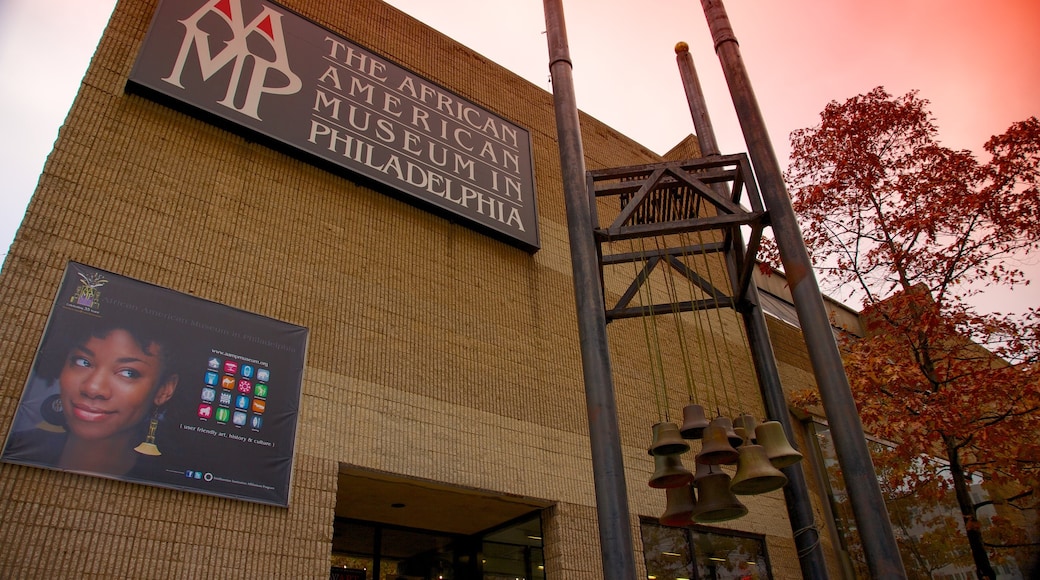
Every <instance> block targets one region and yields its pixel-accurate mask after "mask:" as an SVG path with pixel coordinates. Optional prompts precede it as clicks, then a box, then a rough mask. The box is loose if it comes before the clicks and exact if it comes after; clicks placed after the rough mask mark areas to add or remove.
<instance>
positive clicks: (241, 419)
mask: <svg viewBox="0 0 1040 580" xmlns="http://www.w3.org/2000/svg"><path fill="white" fill-rule="evenodd" d="M231 422H232V423H234V424H235V425H238V426H239V427H241V426H243V425H245V424H246V412H245V411H235V415H234V416H233V417H232V418H231Z"/></svg>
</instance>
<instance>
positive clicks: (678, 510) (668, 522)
mask: <svg viewBox="0 0 1040 580" xmlns="http://www.w3.org/2000/svg"><path fill="white" fill-rule="evenodd" d="M664 491H665V494H667V497H668V504H667V505H666V506H665V508H664V513H663V514H661V517H660V518H658V519H657V521H659V522H661V525H663V526H688V525H690V524H692V523H693V510H694V509H695V508H696V505H697V501H696V498H695V497H694V495H693V487H691V486H689V485H681V486H679V487H670V488H668V489H666V490H664Z"/></svg>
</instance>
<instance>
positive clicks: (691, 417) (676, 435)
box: [648, 404, 802, 526]
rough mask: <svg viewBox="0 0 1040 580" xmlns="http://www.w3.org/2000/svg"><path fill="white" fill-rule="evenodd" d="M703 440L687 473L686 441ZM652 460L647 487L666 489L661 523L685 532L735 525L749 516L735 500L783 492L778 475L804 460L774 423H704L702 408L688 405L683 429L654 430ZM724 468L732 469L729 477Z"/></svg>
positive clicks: (746, 418)
mask: <svg viewBox="0 0 1040 580" xmlns="http://www.w3.org/2000/svg"><path fill="white" fill-rule="evenodd" d="M696 439H700V440H701V450H700V451H699V452H698V453H697V454H696V456H695V459H694V461H695V462H696V465H697V467H696V469H695V471H694V472H693V473H691V472H690V471H689V470H688V469H686V467H685V466H683V462H682V455H683V454H684V453H686V452H687V451H689V450H690V444H689V441H690V440H696ZM648 452H649V453H650V455H652V456H653V458H654V474H653V475H652V476H651V477H650V481H649V485H650V487H653V488H656V489H664V490H665V493H666V494H667V499H668V503H667V507H666V508H665V512H664V514H663V515H662V516H661V517H660V518H659V519H660V522H661V523H662V524H663V525H666V526H686V525H690V524H693V523H712V522H722V521H726V520H733V519H736V518H739V517H742V516H744V515H745V514H747V513H748V509H747V507H746V506H745V505H744V504H742V503H741V502H740V500H739V499H737V496H738V495H757V494H761V493H768V492H771V491H775V490H777V489H780V488H782V487H783V486H784V485H786V484H787V476H786V475H784V473H783V472H782V471H780V469H782V468H784V467H787V466H789V465H794V464H795V463H797V462H799V461H801V459H802V454H801V453H799V452H798V450H796V449H795V448H794V447H792V446H791V444H790V443H789V442H788V440H787V436H786V435H785V434H784V428H783V425H782V424H780V423H779V422H777V421H766V422H764V423H761V424H759V423H758V421H757V420H756V419H755V418H754V417H753V416H751V415H740V416H739V417H737V418H736V419H732V420H731V419H730V418H729V417H723V416H719V417H716V418H714V419H713V420H711V421H710V422H709V421H708V420H707V418H706V416H705V413H704V407H702V406H701V405H695V404H691V405H687V406H686V407H685V408H684V409H683V424H682V427H679V426H678V425H676V424H675V423H668V422H662V423H657V424H656V425H654V426H653V444H652V445H651V446H650V449H649V451H648ZM723 465H736V466H737V471H736V473H735V474H734V475H733V476H732V477H730V475H729V474H728V473H726V472H725V471H724V470H723V469H722V466H723Z"/></svg>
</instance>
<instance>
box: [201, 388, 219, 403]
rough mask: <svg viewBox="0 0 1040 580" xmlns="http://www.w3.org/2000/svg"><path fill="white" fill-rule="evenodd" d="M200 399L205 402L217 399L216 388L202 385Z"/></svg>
mask: <svg viewBox="0 0 1040 580" xmlns="http://www.w3.org/2000/svg"><path fill="white" fill-rule="evenodd" d="M202 400H203V401H206V402H207V403H212V402H213V401H215V400H217V390H216V389H214V388H213V387H202Z"/></svg>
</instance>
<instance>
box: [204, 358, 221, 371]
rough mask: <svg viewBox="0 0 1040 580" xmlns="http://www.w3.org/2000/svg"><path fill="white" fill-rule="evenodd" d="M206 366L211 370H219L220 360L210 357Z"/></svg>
mask: <svg viewBox="0 0 1040 580" xmlns="http://www.w3.org/2000/svg"><path fill="white" fill-rule="evenodd" d="M206 366H208V367H209V368H211V369H219V368H220V359H219V358H217V357H215V356H213V357H210V359H209V362H208V363H206Z"/></svg>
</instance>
